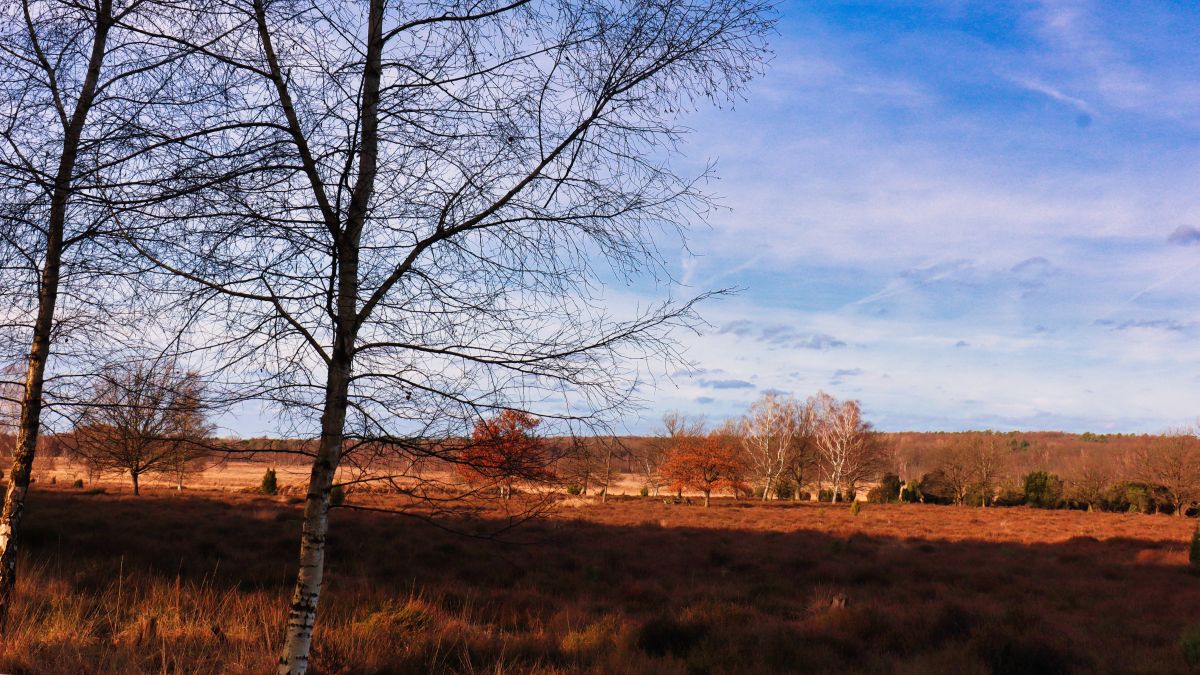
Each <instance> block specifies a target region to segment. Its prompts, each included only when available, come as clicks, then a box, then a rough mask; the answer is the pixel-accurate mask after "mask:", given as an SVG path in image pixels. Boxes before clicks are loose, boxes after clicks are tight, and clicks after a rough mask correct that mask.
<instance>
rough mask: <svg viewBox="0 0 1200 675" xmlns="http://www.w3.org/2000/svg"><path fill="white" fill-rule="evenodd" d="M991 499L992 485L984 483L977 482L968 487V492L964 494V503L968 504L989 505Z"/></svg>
mask: <svg viewBox="0 0 1200 675" xmlns="http://www.w3.org/2000/svg"><path fill="white" fill-rule="evenodd" d="M991 499H992V489H991V487H989V486H987V485H984V484H983V483H975V484H973V485H971V486H970V487H968V488H967V494H965V495H964V496H963V503H964V504H966V505H967V506H987V505H988V502H989V501H991Z"/></svg>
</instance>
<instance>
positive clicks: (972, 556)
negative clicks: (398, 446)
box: [0, 488, 1200, 673]
mask: <svg viewBox="0 0 1200 675" xmlns="http://www.w3.org/2000/svg"><path fill="white" fill-rule="evenodd" d="M146 492H148V494H147V495H145V496H143V497H142V498H140V499H136V500H135V499H133V498H132V497H127V496H117V495H111V494H89V493H88V492H87V491H82V490H66V489H61V488H57V489H51V490H38V491H36V492H35V494H34V496H33V499H34V500H35V502H36V504H37V507H38V508H36V509H31V510H30V515H29V518H28V520H27V525H28V530H27V537H28V538H27V540H26V541H27V542H28V545H27V547H26V548H25V549H24V553H23V555H24V556H25V557H26V560H25V561H24V563H25V564H26V565H27V566H26V567H25V569H27V570H28V572H27V573H26V574H25V575H24V576H23V577H22V578H21V580H20V582H19V586H18V593H19V597H18V604H17V605H16V606H15V607H14V610H15V611H14V613H13V625H12V632H11V634H10V636H9V637H8V638H6V640H5V641H4V643H3V644H2V645H0V670H2V671H4V672H17V673H33V672H37V673H78V672H189V673H216V672H228V673H251V672H263V671H267V670H270V668H271V666H272V657H271V655H272V654H273V653H274V652H276V651H277V650H278V648H279V646H280V645H279V639H280V637H281V636H280V635H279V634H278V630H277V626H278V624H279V622H280V621H281V620H282V618H283V611H284V609H283V605H284V601H285V599H286V598H287V596H288V594H289V592H290V580H291V579H292V578H294V574H295V569H294V565H295V562H294V559H295V555H294V553H295V551H294V549H295V537H296V534H297V530H298V529H299V525H300V515H301V514H300V507H299V505H297V504H295V503H291V502H295V501H296V500H295V499H294V498H290V499H289V498H275V499H269V498H265V497H256V496H252V495H238V494H217V493H193V494H186V493H185V494H183V495H180V494H177V493H175V492H174V491H169V490H153V489H152V490H147V491H146ZM381 503H382V502H381ZM571 503H574V504H577V505H578V506H576V507H570V506H566V505H564V506H562V507H560V508H559V509H558V511H557V512H556V513H555V514H554V515H552V516H550V517H549V518H547V519H546V520H543V521H538V522H534V523H529V524H527V525H526V526H524V527H522V528H520V529H518V530H516V531H515V533H511V534H510V536H512V537H514V538H515V539H516V540H517V543H512V542H509V543H505V544H503V545H501V544H500V543H498V542H496V541H490V540H486V539H477V538H470V537H464V536H460V535H456V534H451V533H449V532H446V531H444V530H442V529H439V528H438V527H435V526H433V525H430V524H427V523H425V522H422V521H420V520H417V519H411V518H397V517H395V516H389V515H383V514H376V513H365V512H353V511H347V510H345V509H335V510H334V512H333V514H332V517H333V518H334V520H335V521H336V525H337V526H336V527H334V528H332V529H331V535H330V542H329V544H330V546H331V548H332V549H333V551H334V552H335V555H334V556H333V558H332V560H333V562H332V563H331V565H330V569H329V578H328V594H327V596H326V599H325V602H326V603H327V604H326V605H325V607H326V608H327V613H326V614H325V621H324V622H323V623H322V624H321V625H320V626H319V627H318V629H317V632H316V642H315V648H314V660H313V664H312V665H313V671H314V672H319V673H342V672H402V673H403V672H411V673H423V672H435V671H458V672H575V671H590V672H612V673H616V672H623V673H624V672H633V673H638V672H641V673H673V672H678V673H683V672H711V673H722V672H746V671H758V672H896V673H927V672H958V673H985V672H997V673H1037V672H1186V671H1187V664H1186V663H1185V661H1184V658H1183V656H1182V651H1181V650H1180V636H1181V634H1182V633H1183V632H1184V631H1185V630H1186V629H1187V628H1188V626H1189V624H1191V622H1193V621H1194V620H1195V617H1194V612H1193V609H1194V607H1196V606H1197V605H1198V604H1200V584H1197V583H1196V578H1195V577H1194V576H1193V575H1192V574H1191V573H1190V572H1189V568H1188V565H1187V555H1188V554H1187V550H1186V547H1187V542H1188V539H1189V536H1190V533H1191V525H1190V521H1184V520H1182V519H1177V518H1168V517H1154V516H1145V515H1138V514H1109V513H1083V512H1078V511H1041V510H1035V509H1026V508H1017V509H950V508H937V507H931V506H925V505H915V504H911V505H868V506H867V507H866V508H863V509H862V512H861V513H860V514H859V515H858V517H852V516H851V515H850V510H849V508H847V507H845V506H841V505H836V506H835V505H828V504H791V503H787V502H774V503H769V504H761V503H759V502H753V501H747V500H743V501H740V502H734V501H732V500H715V501H714V507H713V508H710V509H703V508H701V507H698V506H696V507H688V506H668V505H664V504H663V503H662V501H661V500H658V499H636V498H626V499H613V500H610V501H609V503H607V504H599V503H595V502H582V501H580V500H574V501H573V502H571ZM502 522H503V512H502V511H499V510H493V511H490V512H488V513H486V514H483V517H477V518H470V519H466V520H458V521H442V522H441V524H443V525H451V526H454V527H457V528H460V529H462V530H464V531H465V532H467V533H471V534H474V533H485V532H488V531H489V527H491V526H494V525H497V524H500V523H502ZM132 524H136V526H133V525H132ZM412 542H421V544H420V546H414V545H413V544H412Z"/></svg>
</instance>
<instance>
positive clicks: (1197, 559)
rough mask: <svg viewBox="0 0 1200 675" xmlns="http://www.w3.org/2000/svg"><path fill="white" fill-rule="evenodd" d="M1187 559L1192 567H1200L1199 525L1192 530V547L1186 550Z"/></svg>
mask: <svg viewBox="0 0 1200 675" xmlns="http://www.w3.org/2000/svg"><path fill="white" fill-rule="evenodd" d="M1188 561H1189V562H1191V563H1192V567H1193V568H1196V569H1200V527H1197V528H1196V529H1195V531H1193V532H1192V548H1191V550H1189V551H1188Z"/></svg>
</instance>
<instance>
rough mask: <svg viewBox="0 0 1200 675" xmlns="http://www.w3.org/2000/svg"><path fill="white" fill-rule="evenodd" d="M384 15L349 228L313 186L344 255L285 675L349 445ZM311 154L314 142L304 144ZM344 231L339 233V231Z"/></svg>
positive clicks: (298, 130) (370, 19)
mask: <svg viewBox="0 0 1200 675" xmlns="http://www.w3.org/2000/svg"><path fill="white" fill-rule="evenodd" d="M383 13H384V0H370V3H369V8H368V16H367V48H366V54H365V59H364V63H363V80H362V93H361V96H362V107H361V118H360V120H359V123H360V131H359V138H360V139H361V140H360V144H359V152H358V178H357V179H356V181H355V185H354V189H353V191H352V193H351V195H350V200H349V204H348V206H347V211H346V221H345V228H344V230H340V228H338V227H337V226H338V223H337V222H336V221H335V220H334V219H335V217H336V216H335V214H334V212H333V211H332V210H330V209H327V208H325V205H328V204H329V200H328V195H326V194H325V192H324V186H323V185H322V184H321V183H320V178H319V175H317V174H316V169H315V168H310V171H311V176H310V181H312V182H313V191H314V194H315V195H316V197H317V199H318V202H321V203H322V204H323V206H322V208H323V210H325V211H326V218H327V221H328V222H327V224H329V225H330V226H332V227H331V231H333V232H335V233H336V234H335V237H334V243H335V245H336V251H337V260H336V262H337V263H338V268H337V276H336V282H337V287H336V289H333V290H335V292H336V313H337V316H336V320H335V321H334V322H333V345H332V349H331V350H330V351H331V353H330V354H329V361H328V366H327V371H328V375H327V379H326V384H325V402H324V411H323V412H322V413H321V442H320V446H319V448H318V450H317V456H316V458H315V459H314V460H313V465H312V473H311V475H310V476H309V481H308V496H307V498H306V500H305V504H304V525H303V527H302V529H301V534H300V571H299V573H298V574H297V576H296V589H295V591H294V592H293V594H292V604H291V608H290V609H289V611H288V624H287V636H286V639H285V641H284V646H283V654H282V656H280V658H279V665H278V668H277V671H276V672H277V673H278V675H304V674H305V673H306V672H307V670H308V655H309V652H310V650H311V648H312V629H313V624H314V623H315V621H316V617H317V601H318V600H319V598H320V594H321V582H322V578H323V576H324V573H325V536H326V534H327V532H328V531H329V495H330V491H331V490H332V489H333V479H334V476H335V474H336V473H337V468H338V463H339V462H340V461H341V458H342V441H343V437H344V434H345V429H346V410H347V408H348V407H349V391H350V376H351V372H352V370H353V362H354V351H355V341H356V339H357V332H358V326H359V322H360V317H359V307H358V302H359V278H358V264H359V249H360V247H361V244H362V232H363V223H364V222H365V221H366V216H367V210H368V208H369V206H370V201H371V197H372V196H373V194H374V189H375V177H376V172H377V169H378V160H379V156H378V152H379V89H380V82H381V80H382V76H383V65H382V61H383V43H384V36H383ZM255 14H256V17H255V18H256V21H257V22H258V30H259V33H260V36H261V41H262V46H263V48H264V53H265V55H266V56H267V58H268V60H269V62H270V64H271V70H272V78H273V79H274V81H275V86H276V88H277V90H278V92H279V98H280V102H281V104H282V107H283V108H284V111H285V114H286V115H287V116H288V124H289V126H290V127H291V131H292V133H293V134H294V136H295V137H296V138H298V139H302V138H303V133H304V131H303V129H302V127H301V126H300V122H299V119H298V117H297V115H296V113H295V109H294V107H293V106H292V103H291V95H290V93H288V91H287V77H286V75H285V74H284V73H283V71H282V70H281V69H280V67H279V63H278V61H277V60H276V58H275V55H274V51H273V47H272V46H271V41H270V31H269V29H268V27H267V18H266V9H265V6H264V3H263V1H262V0H256V1H255ZM303 148H304V152H305V153H307V143H303ZM339 230H340V231H339Z"/></svg>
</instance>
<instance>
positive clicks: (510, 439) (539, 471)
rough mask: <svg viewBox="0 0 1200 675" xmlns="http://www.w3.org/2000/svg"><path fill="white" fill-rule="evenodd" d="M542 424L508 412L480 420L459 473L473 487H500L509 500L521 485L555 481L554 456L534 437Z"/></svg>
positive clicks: (522, 413) (531, 416)
mask: <svg viewBox="0 0 1200 675" xmlns="http://www.w3.org/2000/svg"><path fill="white" fill-rule="evenodd" d="M541 422H542V421H541V420H540V419H538V418H536V417H534V416H533V415H530V414H529V413H525V412H519V411H516V410H505V411H504V412H502V413H500V414H499V415H497V416H496V417H493V418H491V419H487V420H480V421H479V422H478V423H476V424H475V428H474V429H473V430H472V431H471V443H470V444H468V445H467V447H465V448H464V449H463V451H462V454H461V455H460V456H459V465H458V470H459V473H460V474H461V475H462V476H463V478H465V479H466V480H467V481H468V482H470V483H473V484H480V483H491V484H495V485H497V486H499V488H500V495H501V496H502V497H503V498H505V499H508V498H509V497H510V496H511V495H512V487H513V484H514V483H516V482H517V481H522V480H524V481H542V480H549V479H552V478H553V477H554V474H553V472H552V471H551V470H550V468H549V465H550V456H549V453H548V452H547V448H546V446H545V444H544V443H542V440H541V439H539V438H538V437H536V436H535V435H534V434H533V431H534V429H536V428H537V426H538V425H539V424H541Z"/></svg>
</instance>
